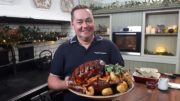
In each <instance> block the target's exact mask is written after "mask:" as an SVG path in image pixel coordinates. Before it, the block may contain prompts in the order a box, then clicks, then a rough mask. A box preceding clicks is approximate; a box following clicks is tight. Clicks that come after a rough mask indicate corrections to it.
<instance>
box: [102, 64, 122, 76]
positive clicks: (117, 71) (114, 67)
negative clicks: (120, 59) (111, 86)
mask: <svg viewBox="0 0 180 101" xmlns="http://www.w3.org/2000/svg"><path fill="white" fill-rule="evenodd" d="M105 71H106V72H109V73H110V72H114V73H115V74H122V73H123V71H124V68H123V66H121V65H119V64H115V65H113V64H108V65H105Z"/></svg>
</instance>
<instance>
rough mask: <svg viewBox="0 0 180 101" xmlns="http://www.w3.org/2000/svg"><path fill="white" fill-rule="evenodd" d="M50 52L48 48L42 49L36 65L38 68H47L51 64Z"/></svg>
mask: <svg viewBox="0 0 180 101" xmlns="http://www.w3.org/2000/svg"><path fill="white" fill-rule="evenodd" d="M51 61H52V52H51V51H50V50H43V51H41V52H40V53H39V59H38V62H37V64H38V65H37V67H38V68H39V69H40V70H47V69H49V68H50V66H51Z"/></svg>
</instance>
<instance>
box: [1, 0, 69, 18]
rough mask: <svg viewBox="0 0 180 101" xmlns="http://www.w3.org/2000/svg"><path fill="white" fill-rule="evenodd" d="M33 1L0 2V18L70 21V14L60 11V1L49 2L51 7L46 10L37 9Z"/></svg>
mask: <svg viewBox="0 0 180 101" xmlns="http://www.w3.org/2000/svg"><path fill="white" fill-rule="evenodd" d="M34 1H35V0H1V1H0V16H6V17H19V18H33V19H44V20H59V21H70V13H69V12H64V11H63V10H61V5H60V4H61V2H60V1H61V0H51V6H50V8H48V9H45V8H37V7H36V5H35V3H34ZM43 1H44V0H43Z"/></svg>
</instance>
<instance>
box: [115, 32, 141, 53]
mask: <svg viewBox="0 0 180 101" xmlns="http://www.w3.org/2000/svg"><path fill="white" fill-rule="evenodd" d="M112 41H113V42H114V43H115V44H116V45H117V47H118V48H119V50H120V52H121V54H126V55H140V53H141V32H129V31H121V32H113V35H112Z"/></svg>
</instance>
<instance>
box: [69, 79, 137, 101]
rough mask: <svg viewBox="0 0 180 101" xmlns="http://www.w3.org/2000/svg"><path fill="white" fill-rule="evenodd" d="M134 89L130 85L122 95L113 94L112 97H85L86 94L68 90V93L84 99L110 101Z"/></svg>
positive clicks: (132, 85)
mask: <svg viewBox="0 0 180 101" xmlns="http://www.w3.org/2000/svg"><path fill="white" fill-rule="evenodd" d="M133 89H134V84H133V83H132V84H131V87H130V88H129V89H128V90H127V91H126V92H124V93H116V94H113V95H109V96H102V95H101V96H100V95H93V96H90V95H86V94H83V93H81V92H78V91H75V90H73V89H69V91H70V92H72V93H74V94H76V95H78V96H82V97H86V98H90V99H94V100H112V99H114V98H116V97H119V96H122V95H125V94H128V93H129V92H131V91H132V90H133Z"/></svg>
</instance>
